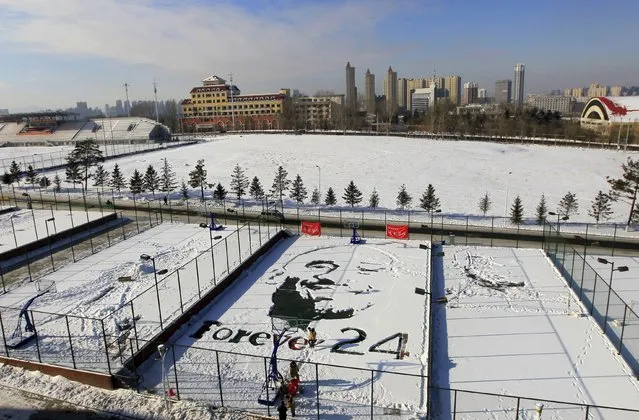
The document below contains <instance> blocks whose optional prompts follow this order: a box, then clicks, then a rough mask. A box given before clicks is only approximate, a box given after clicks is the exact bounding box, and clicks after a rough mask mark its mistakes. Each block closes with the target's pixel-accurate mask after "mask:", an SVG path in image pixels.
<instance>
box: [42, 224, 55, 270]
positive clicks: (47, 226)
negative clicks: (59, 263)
mask: <svg viewBox="0 0 639 420" xmlns="http://www.w3.org/2000/svg"><path fill="white" fill-rule="evenodd" d="M49 222H53V224H54V226H55V217H50V218H48V219H46V220H45V221H44V227H45V228H46V229H47V242H48V244H49V257H51V268H52V269H53V271H55V264H54V262H53V251H52V250H51V235H49Z"/></svg>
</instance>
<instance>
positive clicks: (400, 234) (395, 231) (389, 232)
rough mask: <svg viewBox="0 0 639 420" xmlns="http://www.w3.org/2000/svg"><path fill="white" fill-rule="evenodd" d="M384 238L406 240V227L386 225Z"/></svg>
mask: <svg viewBox="0 0 639 420" xmlns="http://www.w3.org/2000/svg"><path fill="white" fill-rule="evenodd" d="M386 237H387V238H393V239H408V225H386Z"/></svg>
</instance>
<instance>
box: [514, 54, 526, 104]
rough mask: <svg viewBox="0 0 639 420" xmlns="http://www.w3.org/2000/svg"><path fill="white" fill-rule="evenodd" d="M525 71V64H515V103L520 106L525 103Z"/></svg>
mask: <svg viewBox="0 0 639 420" xmlns="http://www.w3.org/2000/svg"><path fill="white" fill-rule="evenodd" d="M524 71H525V66H524V65H523V64H516V65H515V86H514V92H513V103H514V104H515V106H517V107H518V108H519V107H522V106H523V105H524Z"/></svg>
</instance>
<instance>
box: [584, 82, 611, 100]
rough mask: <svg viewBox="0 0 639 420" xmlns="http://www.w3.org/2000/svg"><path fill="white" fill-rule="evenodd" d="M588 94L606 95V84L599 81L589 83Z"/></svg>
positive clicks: (592, 96) (592, 95)
mask: <svg viewBox="0 0 639 420" xmlns="http://www.w3.org/2000/svg"><path fill="white" fill-rule="evenodd" d="M588 96H590V97H591V98H594V97H596V96H608V86H603V85H600V84H599V83H591V84H590V87H589V88H588Z"/></svg>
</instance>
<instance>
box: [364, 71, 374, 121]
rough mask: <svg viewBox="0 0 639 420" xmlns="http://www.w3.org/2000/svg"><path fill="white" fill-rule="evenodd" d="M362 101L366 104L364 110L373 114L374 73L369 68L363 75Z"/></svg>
mask: <svg viewBox="0 0 639 420" xmlns="http://www.w3.org/2000/svg"><path fill="white" fill-rule="evenodd" d="M364 87H365V89H364V103H365V105H366V112H368V113H369V114H375V75H374V74H373V73H371V71H370V69H367V70H366V75H365V76H364Z"/></svg>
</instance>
